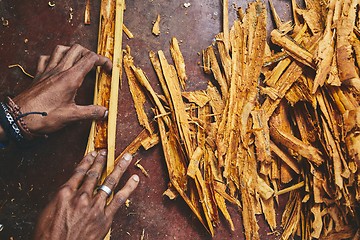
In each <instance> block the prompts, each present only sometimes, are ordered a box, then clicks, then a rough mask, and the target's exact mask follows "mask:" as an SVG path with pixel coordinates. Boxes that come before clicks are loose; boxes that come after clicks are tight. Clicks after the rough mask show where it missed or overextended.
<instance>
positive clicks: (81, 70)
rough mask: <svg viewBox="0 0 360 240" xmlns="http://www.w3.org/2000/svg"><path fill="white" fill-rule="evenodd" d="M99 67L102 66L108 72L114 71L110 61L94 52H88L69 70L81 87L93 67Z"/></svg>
mask: <svg viewBox="0 0 360 240" xmlns="http://www.w3.org/2000/svg"><path fill="white" fill-rule="evenodd" d="M97 66H102V67H103V68H104V70H105V71H107V72H110V71H111V69H112V63H111V61H110V59H108V58H107V57H103V56H101V55H98V54H96V53H94V52H88V53H86V54H85V55H84V56H83V57H82V58H81V59H80V60H79V61H77V62H76V63H75V65H74V66H73V67H71V68H70V69H69V70H70V71H71V72H72V74H73V76H75V78H77V80H78V81H76V83H77V85H78V86H80V85H81V84H82V81H83V80H84V78H85V76H86V74H88V73H89V72H90V70H91V69H92V68H93V67H97Z"/></svg>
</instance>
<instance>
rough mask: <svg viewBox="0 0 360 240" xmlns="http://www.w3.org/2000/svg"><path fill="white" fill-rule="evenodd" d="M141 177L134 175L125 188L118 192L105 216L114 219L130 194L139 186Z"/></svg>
mask: <svg viewBox="0 0 360 240" xmlns="http://www.w3.org/2000/svg"><path fill="white" fill-rule="evenodd" d="M139 181H140V180H139V176H138V175H133V176H132V177H131V178H130V179H129V180H128V181H127V183H126V184H125V186H124V187H123V188H122V189H121V190H120V191H118V192H117V193H116V194H115V196H114V198H113V199H112V201H111V202H110V204H109V205H108V206H107V207H106V208H105V215H106V216H108V217H110V218H112V217H114V215H115V213H116V212H117V210H118V209H119V208H120V206H121V205H123V204H124V203H125V201H126V199H128V198H129V196H130V194H131V193H132V192H133V191H134V190H135V189H136V187H137V186H138V184H139Z"/></svg>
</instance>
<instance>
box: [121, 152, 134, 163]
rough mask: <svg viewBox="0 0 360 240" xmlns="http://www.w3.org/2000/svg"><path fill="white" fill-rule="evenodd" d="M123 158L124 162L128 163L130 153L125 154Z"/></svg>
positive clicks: (130, 156) (130, 157)
mask: <svg viewBox="0 0 360 240" xmlns="http://www.w3.org/2000/svg"><path fill="white" fill-rule="evenodd" d="M123 158H124V159H125V161H128V162H130V161H131V159H132V155H131V154H130V153H125V154H124V156H123Z"/></svg>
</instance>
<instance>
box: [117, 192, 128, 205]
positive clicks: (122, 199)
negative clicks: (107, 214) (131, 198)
mask: <svg viewBox="0 0 360 240" xmlns="http://www.w3.org/2000/svg"><path fill="white" fill-rule="evenodd" d="M114 200H115V201H116V203H117V204H118V205H119V206H120V205H123V204H124V203H125V202H126V200H127V197H125V196H124V195H122V194H119V195H117V196H116V198H115V199H114Z"/></svg>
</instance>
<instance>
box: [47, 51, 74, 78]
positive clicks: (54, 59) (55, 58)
mask: <svg viewBox="0 0 360 240" xmlns="http://www.w3.org/2000/svg"><path fill="white" fill-rule="evenodd" d="M69 49H70V47H68V46H62V45H57V46H56V47H55V49H54V51H53V53H52V54H51V57H50V60H49V63H48V65H47V67H46V68H45V71H44V72H48V71H51V70H52V69H53V68H55V67H56V66H57V65H58V63H59V62H60V60H61V59H62V58H63V57H64V55H65V54H66V52H67V51H68V50H69Z"/></svg>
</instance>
